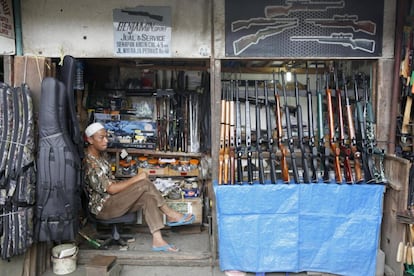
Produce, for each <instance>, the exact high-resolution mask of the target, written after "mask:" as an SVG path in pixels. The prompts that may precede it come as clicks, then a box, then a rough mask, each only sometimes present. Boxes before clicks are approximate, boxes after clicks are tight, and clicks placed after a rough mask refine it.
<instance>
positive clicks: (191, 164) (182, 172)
mask: <svg viewBox="0 0 414 276" xmlns="http://www.w3.org/2000/svg"><path fill="white" fill-rule="evenodd" d="M194 160H196V159H187V158H183V159H180V160H179V161H178V162H176V163H175V164H171V166H170V172H169V173H170V175H171V176H199V174H200V172H199V168H198V165H195V164H196V163H197V162H196V161H194ZM197 161H198V160H197ZM197 164H198V163H197Z"/></svg>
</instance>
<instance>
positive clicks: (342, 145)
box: [334, 70, 353, 183]
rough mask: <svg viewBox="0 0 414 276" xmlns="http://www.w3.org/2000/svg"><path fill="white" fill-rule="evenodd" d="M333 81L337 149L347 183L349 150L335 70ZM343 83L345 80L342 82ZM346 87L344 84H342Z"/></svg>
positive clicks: (349, 163)
mask: <svg viewBox="0 0 414 276" xmlns="http://www.w3.org/2000/svg"><path fill="white" fill-rule="evenodd" d="M334 79H335V94H336V95H335V96H336V102H337V113H338V126H339V148H340V151H341V152H342V153H343V155H344V172H345V181H346V182H347V183H352V182H353V175H352V168H351V159H350V158H351V150H350V149H349V148H348V147H347V146H346V144H345V127H344V117H343V113H342V91H341V89H340V88H339V84H338V75H337V72H336V70H335V72H334ZM343 81H344V82H345V79H344V80H343ZM344 85H346V84H344Z"/></svg>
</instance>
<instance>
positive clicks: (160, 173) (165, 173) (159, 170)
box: [138, 167, 169, 176]
mask: <svg viewBox="0 0 414 276" xmlns="http://www.w3.org/2000/svg"><path fill="white" fill-rule="evenodd" d="M139 172H147V173H148V175H149V176H151V175H155V176H168V173H169V170H168V167H165V168H154V169H149V168H139V169H138V173H139Z"/></svg>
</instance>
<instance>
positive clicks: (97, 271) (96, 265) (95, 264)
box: [85, 255, 122, 276]
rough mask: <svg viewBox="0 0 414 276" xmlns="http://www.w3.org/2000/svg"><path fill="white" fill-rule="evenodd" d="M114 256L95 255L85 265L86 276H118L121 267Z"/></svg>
mask: <svg viewBox="0 0 414 276" xmlns="http://www.w3.org/2000/svg"><path fill="white" fill-rule="evenodd" d="M116 259H117V257H116V256H105V255H95V256H94V257H93V258H92V259H91V260H90V261H89V262H88V263H87V264H86V265H85V267H86V275H87V276H119V275H120V272H121V269H122V267H121V266H120V265H119V264H118V263H117V262H116Z"/></svg>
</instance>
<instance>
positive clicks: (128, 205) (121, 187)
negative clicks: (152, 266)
mask: <svg viewBox="0 0 414 276" xmlns="http://www.w3.org/2000/svg"><path fill="white" fill-rule="evenodd" d="M85 135H86V139H87V141H88V147H87V149H86V152H85V158H84V160H83V167H84V170H85V171H84V177H85V179H84V181H85V186H86V189H87V191H88V193H89V198H90V200H89V209H90V211H91V212H92V213H93V214H95V215H96V217H97V218H99V219H111V218H114V217H119V216H122V215H124V214H126V213H127V212H136V211H138V210H139V209H142V210H143V212H144V215H145V220H146V222H147V224H148V227H149V229H150V232H151V234H152V250H153V251H167V252H177V251H178V248H177V247H175V246H174V245H171V244H168V243H167V242H166V241H165V240H164V239H163V237H162V234H161V229H162V228H163V227H164V223H163V216H162V214H163V213H164V214H165V215H166V216H167V225H169V226H179V225H185V224H191V223H193V222H194V219H195V217H194V215H193V214H184V215H183V214H181V213H179V212H177V211H175V210H173V209H171V208H170V207H169V206H168V205H167V204H166V201H165V199H164V198H163V197H162V195H161V193H160V192H159V191H158V190H157V189H156V187H155V186H154V184H153V183H152V182H151V181H150V180H149V179H148V175H147V173H139V174H137V175H135V176H133V177H130V178H127V179H125V180H122V181H117V180H115V177H114V176H113V175H112V173H111V166H110V164H109V162H108V161H107V160H106V159H105V157H104V156H105V155H104V152H105V151H106V149H107V144H108V139H107V133H106V130H105V128H104V126H103V125H102V124H100V123H93V124H90V125H89V126H88V127H87V128H86V129H85Z"/></svg>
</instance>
